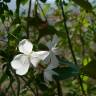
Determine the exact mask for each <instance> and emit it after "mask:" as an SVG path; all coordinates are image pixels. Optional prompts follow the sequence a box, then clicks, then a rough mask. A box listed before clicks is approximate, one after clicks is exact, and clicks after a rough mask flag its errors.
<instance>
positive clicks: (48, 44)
mask: <svg viewBox="0 0 96 96" xmlns="http://www.w3.org/2000/svg"><path fill="white" fill-rule="evenodd" d="M46 46H47V47H48V48H49V50H51V49H52V42H51V40H50V41H49V42H47V44H46Z"/></svg>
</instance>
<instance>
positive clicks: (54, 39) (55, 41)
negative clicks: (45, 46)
mask: <svg viewBox="0 0 96 96" xmlns="http://www.w3.org/2000/svg"><path fill="white" fill-rule="evenodd" d="M58 42H59V38H58V37H57V35H54V36H53V39H52V46H53V47H56V45H57V43H58Z"/></svg>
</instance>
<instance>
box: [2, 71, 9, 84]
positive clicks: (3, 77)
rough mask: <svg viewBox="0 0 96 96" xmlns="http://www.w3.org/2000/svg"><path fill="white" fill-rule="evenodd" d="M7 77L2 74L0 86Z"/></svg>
mask: <svg viewBox="0 0 96 96" xmlns="http://www.w3.org/2000/svg"><path fill="white" fill-rule="evenodd" d="M7 77H8V76H7V75H6V73H4V74H2V76H1V77H0V85H1V84H2V83H3V82H4V81H5V80H6V79H7Z"/></svg>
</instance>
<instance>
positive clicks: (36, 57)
mask: <svg viewBox="0 0 96 96" xmlns="http://www.w3.org/2000/svg"><path fill="white" fill-rule="evenodd" d="M48 54H49V52H48V51H38V52H32V54H31V57H30V61H31V63H32V64H33V66H34V67H37V65H38V63H39V62H40V61H41V60H44V59H45V58H46V57H47V56H48Z"/></svg>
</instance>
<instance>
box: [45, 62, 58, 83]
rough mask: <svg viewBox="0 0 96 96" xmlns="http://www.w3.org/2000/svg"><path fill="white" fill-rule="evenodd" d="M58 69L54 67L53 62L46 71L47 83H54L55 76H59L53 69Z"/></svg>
mask: <svg viewBox="0 0 96 96" xmlns="http://www.w3.org/2000/svg"><path fill="white" fill-rule="evenodd" d="M54 68H56V66H54V62H53V61H52V62H51V63H50V64H49V65H48V67H47V68H46V69H44V80H45V81H52V80H53V77H52V76H53V75H58V74H57V73H56V72H55V71H53V70H52V69H54Z"/></svg>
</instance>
